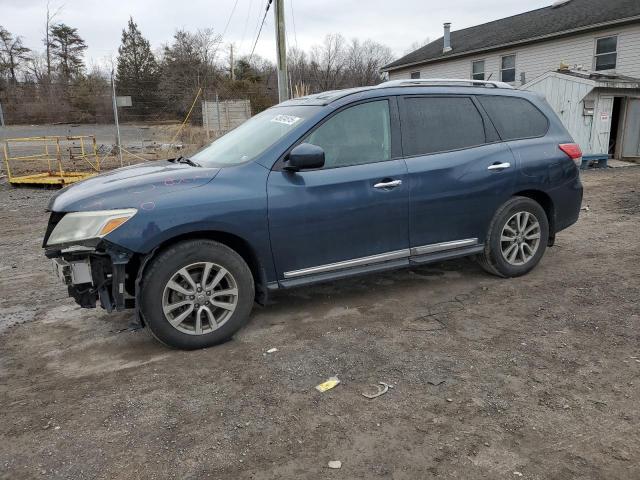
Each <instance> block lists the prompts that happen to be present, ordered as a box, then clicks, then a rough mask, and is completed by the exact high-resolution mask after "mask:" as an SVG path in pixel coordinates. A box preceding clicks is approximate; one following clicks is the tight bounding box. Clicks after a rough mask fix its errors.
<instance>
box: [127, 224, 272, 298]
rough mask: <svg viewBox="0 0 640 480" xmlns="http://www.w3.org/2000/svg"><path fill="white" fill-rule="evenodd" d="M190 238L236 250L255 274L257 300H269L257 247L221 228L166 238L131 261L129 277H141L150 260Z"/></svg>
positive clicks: (265, 278) (264, 274) (265, 276)
mask: <svg viewBox="0 0 640 480" xmlns="http://www.w3.org/2000/svg"><path fill="white" fill-rule="evenodd" d="M188 240H213V241H216V242H219V243H222V244H223V245H226V246H227V247H229V248H230V249H232V250H233V251H235V252H236V253H237V254H238V255H240V256H241V257H242V259H243V260H244V261H245V262H246V263H247V265H248V266H249V270H251V274H252V275H253V281H254V284H255V291H256V299H255V300H256V302H258V303H260V304H261V305H264V304H265V303H266V302H267V294H268V290H267V275H266V272H265V269H264V266H263V265H262V263H261V262H260V259H259V258H258V255H257V253H256V251H255V249H254V248H253V247H252V246H251V244H250V243H249V242H248V241H247V240H245V239H244V238H242V237H240V236H238V235H235V234H232V233H229V232H224V231H220V230H201V231H194V232H188V233H182V234H179V235H175V236H173V237H171V238H168V239H165V240H164V241H163V242H161V243H160V244H158V245H157V246H156V247H155V248H154V249H153V250H152V251H151V252H149V253H148V254H146V255H144V254H141V255H140V258H138V261H137V262H135V261H134V262H130V264H131V267H132V268H131V271H130V272H127V273H129V277H130V278H134V279H135V278H137V277H141V276H142V273H143V271H142V270H144V268H145V266H146V265H148V263H149V260H151V259H152V258H153V257H155V256H157V255H158V254H159V253H161V252H163V251H164V250H166V249H167V248H170V247H171V246H173V245H175V244H177V243H180V242H184V241H188Z"/></svg>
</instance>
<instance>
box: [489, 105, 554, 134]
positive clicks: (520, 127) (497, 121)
mask: <svg viewBox="0 0 640 480" xmlns="http://www.w3.org/2000/svg"><path fill="white" fill-rule="evenodd" d="M477 98H478V100H479V101H480V103H481V104H482V106H483V107H484V109H485V110H486V111H487V113H488V114H489V117H491V120H492V121H493V124H494V125H495V127H496V129H497V130H498V134H499V135H500V137H501V138H502V140H505V141H506V140H518V139H522V138H534V137H542V136H543V135H545V134H546V133H547V130H548V129H549V120H547V117H545V116H544V114H543V113H542V112H541V111H540V110H538V109H537V108H536V107H535V106H534V105H533V104H532V103H531V102H529V101H528V100H525V99H524V98H518V97H498V96H485V95H479V96H478V97H477Z"/></svg>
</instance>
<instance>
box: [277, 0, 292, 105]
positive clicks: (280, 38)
mask: <svg viewBox="0 0 640 480" xmlns="http://www.w3.org/2000/svg"><path fill="white" fill-rule="evenodd" d="M274 3H275V8H274V11H273V15H274V16H275V24H276V48H277V50H278V99H279V101H280V102H284V101H285V100H288V99H289V81H288V79H287V42H286V37H285V27H284V0H275V1H274Z"/></svg>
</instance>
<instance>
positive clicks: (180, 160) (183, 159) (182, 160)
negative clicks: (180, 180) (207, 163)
mask: <svg viewBox="0 0 640 480" xmlns="http://www.w3.org/2000/svg"><path fill="white" fill-rule="evenodd" d="M170 161H171V162H175V163H186V164H187V165H191V166H192V167H201V166H202V165H200V164H199V163H196V162H194V161H193V160H191V159H190V158H189V157H182V156H180V157H177V158H174V159H172V160H170Z"/></svg>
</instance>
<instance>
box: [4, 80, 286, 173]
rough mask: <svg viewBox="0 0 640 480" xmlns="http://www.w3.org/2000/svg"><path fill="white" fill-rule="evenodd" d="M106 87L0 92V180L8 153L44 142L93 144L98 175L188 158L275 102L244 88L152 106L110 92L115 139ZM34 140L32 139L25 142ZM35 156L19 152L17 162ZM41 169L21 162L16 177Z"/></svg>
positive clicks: (261, 89) (201, 92)
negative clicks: (3, 147) (1, 148)
mask: <svg viewBox="0 0 640 480" xmlns="http://www.w3.org/2000/svg"><path fill="white" fill-rule="evenodd" d="M107 86H108V87H109V88H105V85H104V82H103V84H102V85H101V87H100V88H93V89H92V88H88V87H87V86H86V85H81V86H64V88H62V87H60V86H56V85H52V86H50V88H48V89H47V90H46V91H45V89H43V88H42V87H40V86H36V85H16V86H14V87H13V88H12V89H11V90H4V91H1V92H0V104H1V105H2V109H3V113H4V122H5V126H4V127H3V128H0V141H1V142H2V143H3V144H4V143H5V142H6V141H7V140H9V139H11V143H10V144H9V150H10V151H9V152H8V154H6V153H5V152H2V155H3V156H4V157H5V159H4V160H5V161H3V162H1V163H0V165H1V166H0V168H2V170H3V172H2V174H7V173H8V172H6V169H7V168H6V167H7V162H6V160H7V159H6V157H7V155H8V156H9V157H13V156H21V155H13V154H12V153H11V150H15V149H16V148H20V149H24V148H27V146H28V145H32V146H33V149H35V150H37V149H38V148H39V147H40V146H42V145H44V144H46V143H47V142H48V141H47V140H46V139H50V141H53V142H54V143H55V140H54V139H55V138H58V139H60V141H62V143H63V144H65V145H66V144H67V143H73V140H72V139H74V138H80V137H91V138H94V139H95V151H96V155H97V160H98V162H99V164H100V170H101V171H104V170H109V169H113V168H117V167H120V166H121V165H131V164H135V163H140V162H143V161H149V160H159V159H166V158H172V157H175V156H176V155H189V154H192V153H194V152H195V151H197V150H198V149H200V148H201V147H202V146H204V145H205V144H207V143H208V142H211V141H213V140H215V139H216V138H218V137H219V136H221V135H223V134H225V133H226V132H228V131H229V130H231V129H233V128H235V127H237V126H238V125H240V124H241V123H242V122H244V121H246V120H247V119H248V118H250V117H251V116H252V115H254V114H256V113H258V112H259V111H261V110H263V109H264V108H267V107H269V106H270V105H273V104H274V103H276V101H277V100H276V98H275V91H273V92H270V91H269V89H268V88H267V87H265V86H264V85H260V84H256V85H251V84H250V83H249V82H236V84H232V85H220V86H216V87H210V88H207V89H204V88H201V87H198V88H195V89H194V90H193V91H192V92H183V95H182V98H181V99H171V98H162V97H161V96H160V95H155V96H153V97H152V98H153V99H152V100H149V99H148V98H143V99H141V100H138V99H137V98H136V97H135V96H133V95H129V93H130V92H126V91H118V90H116V92H115V93H116V98H118V97H123V98H119V101H118V103H119V104H120V105H122V106H118V107H117V113H118V123H119V125H118V127H119V132H118V129H117V128H116V117H115V115H114V106H113V103H114V98H113V91H112V89H111V86H110V85H107ZM127 97H130V99H131V100H130V101H129V100H128V99H127ZM187 107H188V108H187ZM118 133H119V142H118ZM34 138H35V139H39V140H35V141H31V142H28V141H26V140H25V139H34ZM76 143H77V141H76ZM17 145H20V147H17ZM16 151H17V150H16ZM41 153H43V152H39V151H38V152H35V151H34V152H27V153H26V154H25V155H24V156H28V155H31V154H34V155H38V154H41ZM66 156H67V157H68V156H69V155H68V151H67V155H66ZM53 158H54V159H55V158H56V157H55V156H53ZM33 160H36V159H33ZM44 163H45V162H41V163H40V164H38V163H37V162H35V161H34V162H24V163H22V164H21V165H20V167H19V171H20V172H21V173H23V174H29V173H34V174H35V173H40V172H41V171H42V167H43V165H44ZM49 163H51V162H49ZM54 163H55V162H54ZM48 165H49V164H47V167H46V168H49V167H48ZM50 170H53V171H54V170H55V168H54V167H51V168H50ZM16 171H18V170H16Z"/></svg>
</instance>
